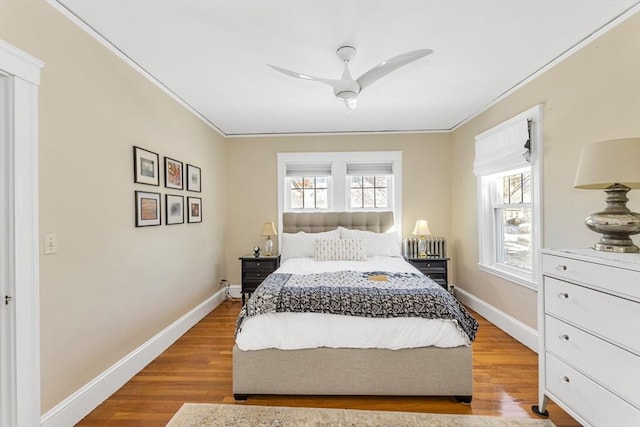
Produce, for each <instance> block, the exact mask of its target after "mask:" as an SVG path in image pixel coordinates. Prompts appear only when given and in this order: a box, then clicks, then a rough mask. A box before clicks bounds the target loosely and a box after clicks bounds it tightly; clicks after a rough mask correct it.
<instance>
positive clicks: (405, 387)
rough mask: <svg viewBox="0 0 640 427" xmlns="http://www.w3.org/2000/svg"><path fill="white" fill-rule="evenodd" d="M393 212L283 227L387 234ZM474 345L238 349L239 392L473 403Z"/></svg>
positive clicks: (318, 216)
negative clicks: (446, 398)
mask: <svg viewBox="0 0 640 427" xmlns="http://www.w3.org/2000/svg"><path fill="white" fill-rule="evenodd" d="M392 225H393V216H392V214H391V213H390V212H327V213H315V212H314V213H299V214H298V213H285V214H284V215H283V231H284V232H285V233H295V232H297V231H306V232H321V231H327V230H332V229H335V228H336V227H337V226H342V227H346V228H355V229H359V230H370V231H375V232H383V231H386V230H388V229H389V228H390V227H391V226H392ZM472 392H473V357H472V349H471V347H466V346H461V347H454V348H438V347H421V348H412V349H404V350H384V349H349V348H340V349H334V348H317V349H305V350H277V349H268V350H257V351H243V350H240V349H239V348H238V346H237V345H236V346H235V347H234V348H233V395H234V397H235V399H236V400H245V399H247V397H248V396H249V395H250V394H293V395H369V396H371V395H384V396H387V395H389V396H391V395H393V396H454V397H455V398H456V399H457V400H459V401H461V402H465V403H470V402H471V396H472Z"/></svg>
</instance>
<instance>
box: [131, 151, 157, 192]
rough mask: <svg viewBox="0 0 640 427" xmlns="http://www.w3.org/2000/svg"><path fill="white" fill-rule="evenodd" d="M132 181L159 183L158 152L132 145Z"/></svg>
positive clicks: (148, 183) (150, 183) (137, 182)
mask: <svg viewBox="0 0 640 427" xmlns="http://www.w3.org/2000/svg"><path fill="white" fill-rule="evenodd" d="M133 182H134V183H136V184H147V185H155V186H159V185H160V156H159V155H158V153H154V152H153V151H149V150H146V149H144V148H142V147H136V146H135V145H134V146H133Z"/></svg>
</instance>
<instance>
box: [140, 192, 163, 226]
mask: <svg viewBox="0 0 640 427" xmlns="http://www.w3.org/2000/svg"><path fill="white" fill-rule="evenodd" d="M150 225H160V193H150V192H148V191H136V227H148V226H150Z"/></svg>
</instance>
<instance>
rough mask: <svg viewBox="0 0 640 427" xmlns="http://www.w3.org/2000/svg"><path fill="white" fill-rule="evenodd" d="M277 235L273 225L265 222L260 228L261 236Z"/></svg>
mask: <svg viewBox="0 0 640 427" xmlns="http://www.w3.org/2000/svg"><path fill="white" fill-rule="evenodd" d="M277 234H278V233H276V226H275V225H273V223H272V222H265V223H264V226H263V227H262V233H260V235H261V236H275V235H277Z"/></svg>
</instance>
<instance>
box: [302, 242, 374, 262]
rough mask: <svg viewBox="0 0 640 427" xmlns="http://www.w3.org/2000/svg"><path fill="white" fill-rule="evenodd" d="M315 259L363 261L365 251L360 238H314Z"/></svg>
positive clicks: (365, 257) (365, 254)
mask: <svg viewBox="0 0 640 427" xmlns="http://www.w3.org/2000/svg"><path fill="white" fill-rule="evenodd" d="M314 259H315V260H316V261H364V260H366V259H367V253H366V251H365V249H364V240H362V239H316V241H315V256H314Z"/></svg>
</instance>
